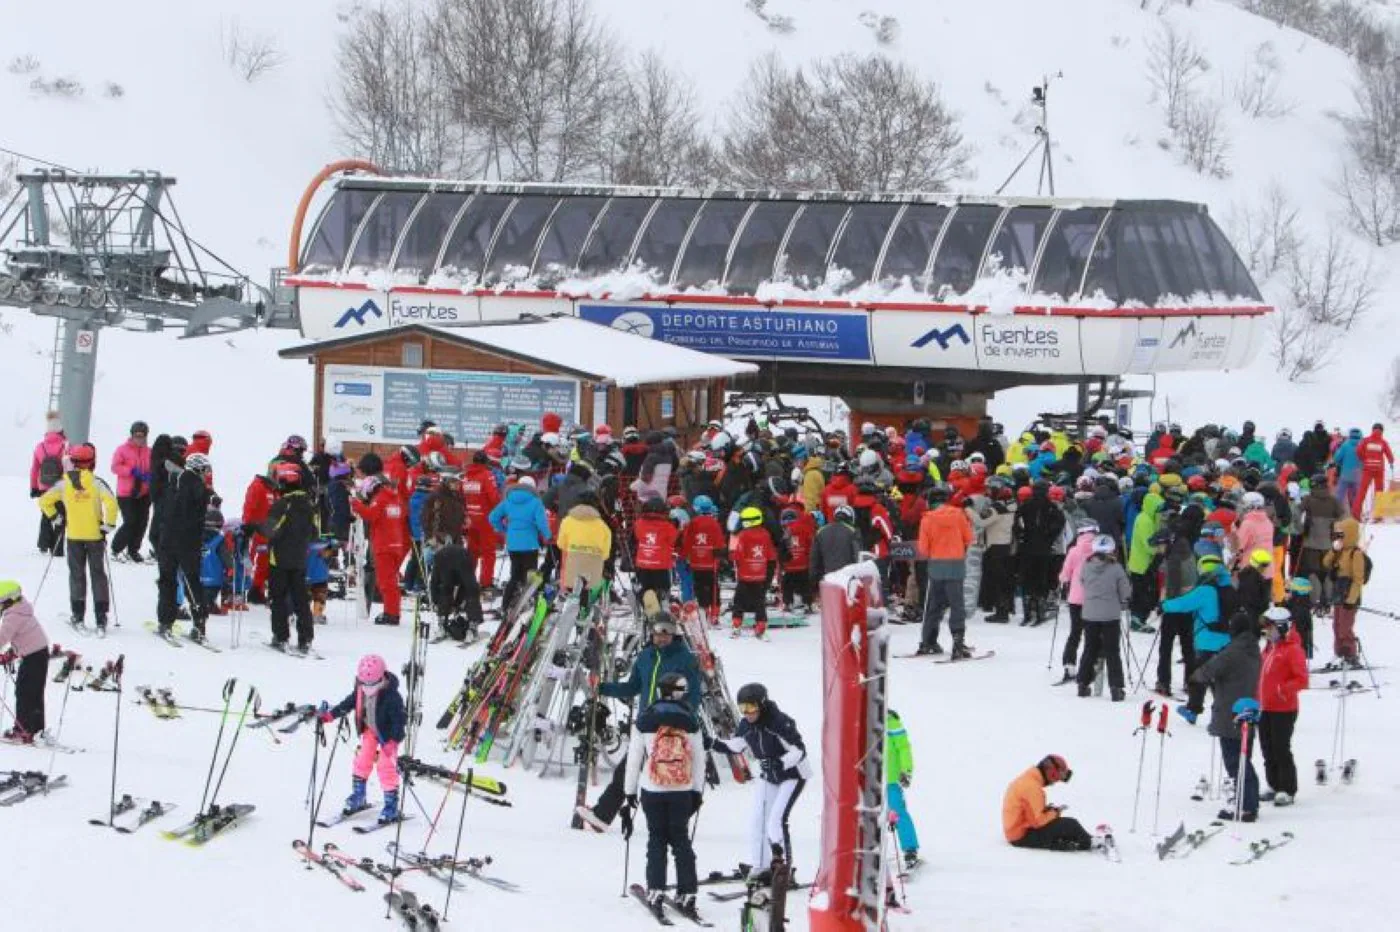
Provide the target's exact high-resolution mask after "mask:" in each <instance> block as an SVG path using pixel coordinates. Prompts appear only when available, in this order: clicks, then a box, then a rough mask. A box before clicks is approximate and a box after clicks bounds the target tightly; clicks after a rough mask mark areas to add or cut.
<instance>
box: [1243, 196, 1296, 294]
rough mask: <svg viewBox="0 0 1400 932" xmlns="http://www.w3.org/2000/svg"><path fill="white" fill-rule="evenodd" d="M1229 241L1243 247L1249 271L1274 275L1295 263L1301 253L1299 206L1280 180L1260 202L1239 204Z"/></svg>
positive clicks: (1256, 273) (1261, 275) (1262, 275)
mask: <svg viewBox="0 0 1400 932" xmlns="http://www.w3.org/2000/svg"><path fill="white" fill-rule="evenodd" d="M1228 225H1229V227H1230V232H1231V237H1230V240H1231V242H1233V243H1234V244H1235V246H1236V247H1237V248H1238V249H1239V250H1240V258H1242V259H1243V260H1244V263H1245V265H1246V266H1247V267H1248V268H1249V271H1250V272H1251V273H1253V274H1254V275H1256V276H1258V277H1260V278H1271V277H1273V275H1274V273H1276V272H1278V270H1279V269H1281V268H1288V267H1291V266H1292V263H1293V259H1294V258H1295V257H1296V256H1297V254H1298V248H1299V245H1300V242H1301V240H1300V237H1299V234H1298V207H1297V205H1295V204H1294V203H1293V202H1292V200H1290V199H1289V197H1288V192H1287V191H1286V190H1285V189H1284V187H1283V185H1281V184H1279V183H1278V182H1277V181H1275V182H1273V183H1271V184H1270V185H1269V187H1268V188H1267V189H1266V190H1265V192H1264V194H1263V196H1262V198H1261V199H1260V201H1259V203H1258V204H1245V205H1243V206H1241V205H1236V206H1235V207H1234V209H1232V210H1231V212H1230V218H1229V221H1228Z"/></svg>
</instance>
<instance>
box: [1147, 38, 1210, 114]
mask: <svg viewBox="0 0 1400 932" xmlns="http://www.w3.org/2000/svg"><path fill="white" fill-rule="evenodd" d="M1209 70H1210V63H1209V62H1208V61H1206V57H1205V55H1204V54H1203V53H1202V52H1201V50H1200V48H1199V47H1198V46H1197V45H1196V43H1195V41H1193V40H1192V38H1191V37H1190V36H1188V35H1186V34H1185V33H1183V32H1182V31H1181V30H1179V29H1177V27H1176V24H1175V23H1173V22H1172V21H1171V20H1169V19H1164V20H1162V24H1161V27H1160V28H1159V29H1158V32H1157V35H1155V36H1153V37H1152V38H1151V39H1149V40H1148V43H1147V78H1148V80H1149V81H1150V82H1151V83H1152V87H1153V89H1154V90H1155V92H1156V95H1157V99H1158V101H1159V102H1160V103H1161V105H1162V115H1163V116H1164V117H1165V118H1166V120H1167V126H1169V127H1170V128H1171V129H1176V128H1177V124H1178V123H1180V122H1181V118H1182V116H1183V115H1184V110H1185V108H1186V103H1187V101H1188V99H1189V98H1190V97H1191V89H1192V87H1193V86H1194V85H1195V83H1196V81H1197V80H1198V79H1199V78H1200V77H1201V75H1203V74H1205V73H1206V72H1207V71H1209Z"/></svg>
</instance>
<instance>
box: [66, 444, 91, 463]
mask: <svg viewBox="0 0 1400 932" xmlns="http://www.w3.org/2000/svg"><path fill="white" fill-rule="evenodd" d="M68 459H70V460H72V462H73V468H75V469H92V468H93V467H94V466H96V465H97V450H96V449H95V448H94V447H93V445H92V444H90V443H80V444H78V445H77V446H76V447H71V448H69V450H68Z"/></svg>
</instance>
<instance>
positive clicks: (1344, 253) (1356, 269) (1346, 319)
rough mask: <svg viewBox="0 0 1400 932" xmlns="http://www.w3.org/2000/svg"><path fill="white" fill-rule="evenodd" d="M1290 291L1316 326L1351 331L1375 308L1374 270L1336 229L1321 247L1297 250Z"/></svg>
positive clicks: (1369, 261)
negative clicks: (1349, 246)
mask: <svg viewBox="0 0 1400 932" xmlns="http://www.w3.org/2000/svg"><path fill="white" fill-rule="evenodd" d="M1288 290H1289V293H1290V297H1291V298H1292V302H1293V306H1294V307H1296V308H1297V309H1298V310H1299V311H1301V312H1302V313H1303V314H1305V315H1307V317H1308V319H1309V320H1311V321H1313V322H1314V323H1318V324H1321V325H1323V326H1326V327H1333V328H1339V329H1341V330H1350V329H1351V328H1352V327H1353V326H1354V325H1355V324H1356V322H1357V321H1359V320H1361V319H1362V318H1363V317H1365V316H1366V315H1367V314H1368V313H1369V312H1370V311H1371V309H1372V307H1373V306H1374V305H1375V301H1376V276H1375V268H1374V266H1373V265H1372V263H1371V260H1370V259H1369V258H1365V259H1362V258H1360V257H1358V256H1357V255H1356V253H1354V252H1353V251H1352V250H1351V249H1350V248H1348V246H1347V244H1346V242H1345V239H1344V238H1343V236H1342V235H1341V234H1340V233H1338V231H1337V230H1335V229H1333V230H1328V232H1327V240H1326V242H1325V243H1323V244H1322V246H1320V247H1305V248H1303V249H1300V250H1298V252H1297V253H1296V255H1295V256H1294V259H1293V264H1292V267H1291V269H1290V274H1289V283H1288Z"/></svg>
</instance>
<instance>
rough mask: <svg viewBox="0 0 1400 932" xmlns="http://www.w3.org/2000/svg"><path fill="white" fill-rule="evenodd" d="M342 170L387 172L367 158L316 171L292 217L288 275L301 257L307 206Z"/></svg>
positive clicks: (347, 161) (375, 173)
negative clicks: (330, 178) (302, 232)
mask: <svg viewBox="0 0 1400 932" xmlns="http://www.w3.org/2000/svg"><path fill="white" fill-rule="evenodd" d="M341 172H368V173H369V174H371V175H383V174H387V173H386V172H385V171H384V169H382V168H380V167H379V166H378V165H376V164H374V163H373V162H370V161H367V160H365V159H339V160H337V161H334V162H332V163H330V164H329V165H327V166H326V167H325V168H323V169H321V170H320V171H318V172H317V173H316V177H315V178H312V179H311V183H310V184H308V185H307V186H306V190H305V191H304V192H302V195H301V203H299V204H297V214H296V217H294V218H293V219H292V241H291V242H290V243H288V244H287V274H288V275H291V274H293V273H295V272H296V270H297V266H298V264H299V259H300V258H301V226H302V224H303V223H304V222H305V221H306V211H307V208H309V207H310V206H311V199H312V198H313V197H315V196H316V192H317V191H318V190H320V187H321V185H323V184H325V182H326V179H327V178H329V177H330V176H331V175H336V174H340V173H341Z"/></svg>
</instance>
